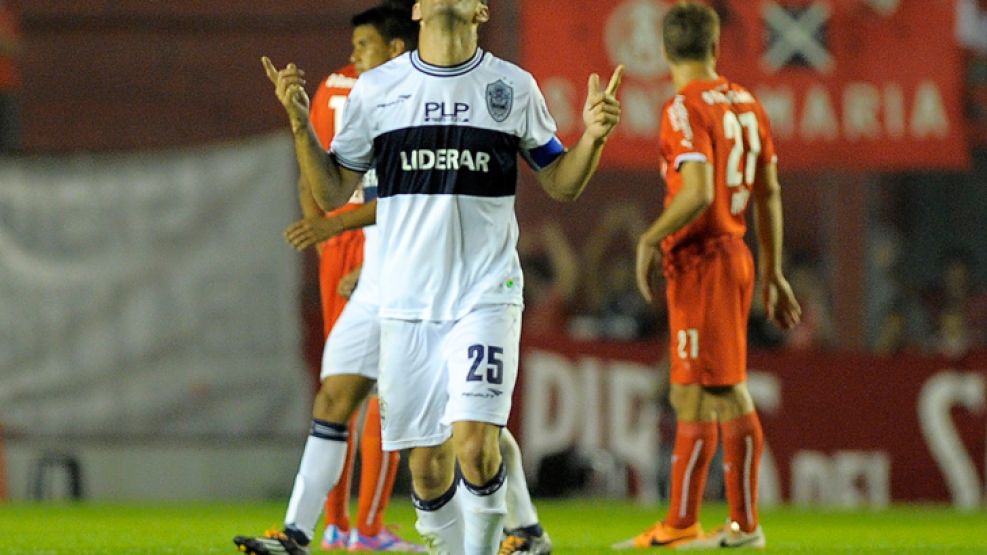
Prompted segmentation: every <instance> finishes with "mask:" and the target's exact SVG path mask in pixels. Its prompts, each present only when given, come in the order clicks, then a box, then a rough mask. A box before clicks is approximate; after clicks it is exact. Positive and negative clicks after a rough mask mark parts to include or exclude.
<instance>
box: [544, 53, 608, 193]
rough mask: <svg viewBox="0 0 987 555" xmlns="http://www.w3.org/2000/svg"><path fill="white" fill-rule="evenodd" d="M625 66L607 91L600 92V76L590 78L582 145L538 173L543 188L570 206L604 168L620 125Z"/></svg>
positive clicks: (584, 108) (576, 146) (584, 112)
mask: <svg viewBox="0 0 987 555" xmlns="http://www.w3.org/2000/svg"><path fill="white" fill-rule="evenodd" d="M623 75H624V66H617V69H615V70H614V72H613V75H612V76H611V77H610V83H609V84H608V85H607V88H606V89H602V88H600V76H599V75H597V74H595V73H594V74H592V75H590V77H589V94H588V95H587V96H586V104H585V105H584V106H583V123H584V124H585V125H586V129H585V130H584V131H583V134H582V136H581V137H580V138H579V141H578V142H577V143H576V144H575V145H574V146H573V147H572V148H571V149H569V150H567V151H566V152H564V153H562V154H561V155H560V156H559V157H558V158H557V159H556V160H555V161H554V162H552V163H551V164H550V165H548V166H546V167H545V168H543V169H542V170H541V171H539V172H538V173H537V176H538V181H539V182H540V183H541V186H542V188H543V189H545V191H546V192H547V193H548V194H549V196H551V197H552V198H554V199H556V200H560V201H564V202H570V201H573V200H576V199H577V198H579V195H581V194H582V192H583V190H584V189H586V185H587V184H588V183H589V180H590V178H591V177H593V174H594V173H595V172H596V168H597V166H599V164H600V156H601V155H602V154H603V147H604V145H606V143H607V137H609V136H610V133H611V132H612V131H613V129H614V127H616V126H617V123H619V122H620V101H619V100H617V89H618V88H619V87H620V81H621V78H622V77H623Z"/></svg>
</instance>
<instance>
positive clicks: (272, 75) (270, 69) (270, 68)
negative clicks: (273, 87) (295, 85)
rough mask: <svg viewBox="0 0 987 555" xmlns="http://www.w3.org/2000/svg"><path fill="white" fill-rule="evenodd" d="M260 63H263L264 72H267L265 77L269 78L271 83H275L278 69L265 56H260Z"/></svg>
mask: <svg viewBox="0 0 987 555" xmlns="http://www.w3.org/2000/svg"><path fill="white" fill-rule="evenodd" d="M260 63H262V64H264V73H267V78H268V79H270V80H271V82H272V83H274V84H277V82H278V70H277V68H275V67H274V64H273V63H271V59H270V58H268V57H267V56H261V58H260Z"/></svg>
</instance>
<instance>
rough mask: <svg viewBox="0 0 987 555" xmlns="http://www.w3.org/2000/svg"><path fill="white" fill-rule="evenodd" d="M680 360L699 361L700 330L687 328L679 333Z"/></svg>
mask: <svg viewBox="0 0 987 555" xmlns="http://www.w3.org/2000/svg"><path fill="white" fill-rule="evenodd" d="M677 343H678V349H676V350H677V351H678V354H679V358H682V359H697V358H699V330H697V329H696V328H687V329H684V330H679V332H678V342H677Z"/></svg>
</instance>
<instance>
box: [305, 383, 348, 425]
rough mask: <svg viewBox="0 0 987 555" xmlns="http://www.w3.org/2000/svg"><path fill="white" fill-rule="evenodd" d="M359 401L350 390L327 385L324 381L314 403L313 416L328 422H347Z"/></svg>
mask: <svg viewBox="0 0 987 555" xmlns="http://www.w3.org/2000/svg"><path fill="white" fill-rule="evenodd" d="M357 404H358V401H356V400H355V399H354V398H353V395H351V394H350V393H349V392H346V391H341V390H339V389H334V388H330V387H326V385H325V384H324V383H323V385H322V387H321V388H320V389H319V392H318V393H316V394H315V402H313V403H312V416H313V417H315V418H318V419H319V420H326V421H328V422H347V421H349V419H350V416H352V414H353V411H354V410H356V406H357Z"/></svg>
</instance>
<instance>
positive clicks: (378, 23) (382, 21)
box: [350, 3, 419, 50]
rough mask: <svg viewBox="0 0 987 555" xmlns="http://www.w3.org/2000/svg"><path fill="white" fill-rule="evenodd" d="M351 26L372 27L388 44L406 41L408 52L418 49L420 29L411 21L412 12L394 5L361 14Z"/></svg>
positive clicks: (354, 17) (351, 21) (352, 21)
mask: <svg viewBox="0 0 987 555" xmlns="http://www.w3.org/2000/svg"><path fill="white" fill-rule="evenodd" d="M350 24H352V25H353V26H354V27H359V26H361V25H372V26H373V28H374V29H376V30H377V32H378V33H380V36H381V37H382V38H383V39H384V40H385V41H386V42H391V41H392V40H394V39H401V40H402V41H404V47H405V49H406V50H414V49H415V48H417V47H418V31H419V27H418V24H416V23H415V22H414V21H412V20H411V11H410V10H407V9H402V8H399V7H396V6H394V5H393V3H390V4H384V5H381V6H377V7H375V8H370V9H369V10H366V11H363V12H360V13H358V14H356V15H354V16H353V19H351V20H350Z"/></svg>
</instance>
